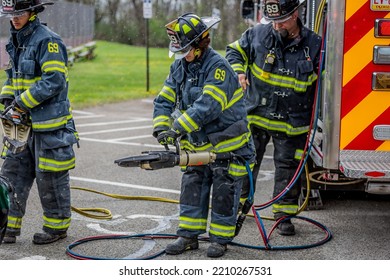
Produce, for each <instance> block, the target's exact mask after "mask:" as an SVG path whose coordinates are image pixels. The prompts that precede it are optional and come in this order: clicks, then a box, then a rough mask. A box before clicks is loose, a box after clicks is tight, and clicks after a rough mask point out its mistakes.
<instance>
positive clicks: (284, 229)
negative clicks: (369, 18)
mask: <svg viewBox="0 0 390 280" xmlns="http://www.w3.org/2000/svg"><path fill="white" fill-rule="evenodd" d="M278 233H279V234H280V235H294V234H295V227H294V225H293V224H292V223H291V221H290V220H287V221H283V222H281V223H280V224H279V225H278Z"/></svg>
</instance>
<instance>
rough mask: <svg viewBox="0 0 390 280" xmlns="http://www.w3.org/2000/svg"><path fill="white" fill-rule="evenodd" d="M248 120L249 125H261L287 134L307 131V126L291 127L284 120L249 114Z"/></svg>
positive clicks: (298, 133)
mask: <svg viewBox="0 0 390 280" xmlns="http://www.w3.org/2000/svg"><path fill="white" fill-rule="evenodd" d="M248 121H249V124H251V125H256V126H259V127H263V128H265V129H268V130H273V131H280V132H284V133H286V134H287V135H300V134H303V133H307V132H308V131H309V126H300V127H293V126H292V125H291V124H288V123H286V122H281V121H274V120H269V119H266V118H263V117H260V116H256V115H249V116H248Z"/></svg>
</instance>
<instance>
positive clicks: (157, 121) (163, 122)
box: [153, 115, 172, 128]
mask: <svg viewBox="0 0 390 280" xmlns="http://www.w3.org/2000/svg"><path fill="white" fill-rule="evenodd" d="M171 125H172V118H170V117H169V116H164V115H161V116H158V117H155V118H154V119H153V128H156V127H158V126H168V127H171Z"/></svg>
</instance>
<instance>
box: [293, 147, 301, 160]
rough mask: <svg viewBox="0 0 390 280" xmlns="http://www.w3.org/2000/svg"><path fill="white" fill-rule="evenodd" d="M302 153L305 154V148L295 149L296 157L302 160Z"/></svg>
mask: <svg viewBox="0 0 390 280" xmlns="http://www.w3.org/2000/svg"><path fill="white" fill-rule="evenodd" d="M302 155H303V150H301V149H296V150H295V155H294V158H295V159H297V160H300V159H301V158H302Z"/></svg>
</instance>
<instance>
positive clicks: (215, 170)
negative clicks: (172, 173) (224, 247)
mask: <svg viewBox="0 0 390 280" xmlns="http://www.w3.org/2000/svg"><path fill="white" fill-rule="evenodd" d="M228 167H229V161H220V162H215V163H213V164H210V165H207V166H189V167H187V169H186V171H185V173H184V174H183V177H182V184H181V194H180V217H179V229H178V231H177V235H179V236H182V237H189V238H192V237H196V236H198V235H200V234H203V233H205V232H206V228H207V218H208V213H209V210H210V209H209V206H210V194H211V221H210V229H209V236H210V241H211V242H218V243H220V244H227V243H229V242H230V241H232V240H233V238H234V233H235V227H236V218H237V209H238V205H239V200H240V193H241V187H242V182H243V178H244V177H245V176H242V177H236V176H232V175H231V174H229V171H228V169H229V168H228Z"/></svg>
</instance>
